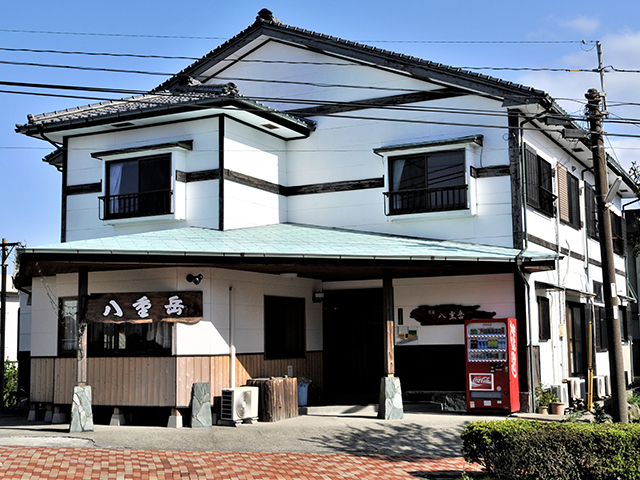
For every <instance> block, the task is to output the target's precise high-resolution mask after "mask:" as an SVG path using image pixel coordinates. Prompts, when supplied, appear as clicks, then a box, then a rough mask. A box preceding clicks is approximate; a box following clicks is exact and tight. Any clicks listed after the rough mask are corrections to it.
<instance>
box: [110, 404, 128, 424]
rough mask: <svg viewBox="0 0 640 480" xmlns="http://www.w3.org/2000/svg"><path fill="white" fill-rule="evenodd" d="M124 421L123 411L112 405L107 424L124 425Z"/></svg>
mask: <svg viewBox="0 0 640 480" xmlns="http://www.w3.org/2000/svg"><path fill="white" fill-rule="evenodd" d="M124 423H125V422H124V413H122V412H121V411H120V409H119V408H118V407H114V408H113V414H112V415H111V421H110V422H109V425H111V426H112V427H120V426H121V425H124Z"/></svg>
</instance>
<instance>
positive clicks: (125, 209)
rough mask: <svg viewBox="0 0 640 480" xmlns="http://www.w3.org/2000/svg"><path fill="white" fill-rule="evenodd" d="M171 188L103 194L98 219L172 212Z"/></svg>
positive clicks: (100, 198) (147, 215)
mask: <svg viewBox="0 0 640 480" xmlns="http://www.w3.org/2000/svg"><path fill="white" fill-rule="evenodd" d="M172 195H173V192H172V191H171V190H154V191H152V192H139V193H127V194H123V195H105V196H103V197H98V198H99V200H100V219H101V220H113V219H116V218H135V217H150V216H153V215H165V214H168V213H173V212H172V209H171V196H172Z"/></svg>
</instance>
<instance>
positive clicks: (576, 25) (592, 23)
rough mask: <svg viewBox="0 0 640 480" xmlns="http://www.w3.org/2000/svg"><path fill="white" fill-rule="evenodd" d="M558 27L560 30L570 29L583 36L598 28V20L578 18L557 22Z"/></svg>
mask: <svg viewBox="0 0 640 480" xmlns="http://www.w3.org/2000/svg"><path fill="white" fill-rule="evenodd" d="M558 25H559V26H561V27H562V28H570V29H571V30H574V31H576V32H578V33H582V34H584V35H590V34H592V33H595V32H596V31H597V30H598V29H599V28H600V19H599V18H592V17H585V16H580V17H577V18H573V19H570V20H558Z"/></svg>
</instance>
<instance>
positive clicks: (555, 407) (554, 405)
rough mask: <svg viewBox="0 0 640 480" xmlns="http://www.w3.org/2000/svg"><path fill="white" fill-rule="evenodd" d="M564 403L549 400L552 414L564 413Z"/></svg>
mask: <svg viewBox="0 0 640 480" xmlns="http://www.w3.org/2000/svg"><path fill="white" fill-rule="evenodd" d="M564 407H565V405H564V403H562V402H551V413H552V414H553V415H564Z"/></svg>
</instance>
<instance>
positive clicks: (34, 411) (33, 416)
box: [27, 404, 38, 422]
mask: <svg viewBox="0 0 640 480" xmlns="http://www.w3.org/2000/svg"><path fill="white" fill-rule="evenodd" d="M37 415H38V413H37V407H36V405H34V404H31V406H30V407H29V415H28V416H27V422H35V421H36V419H37Z"/></svg>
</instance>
